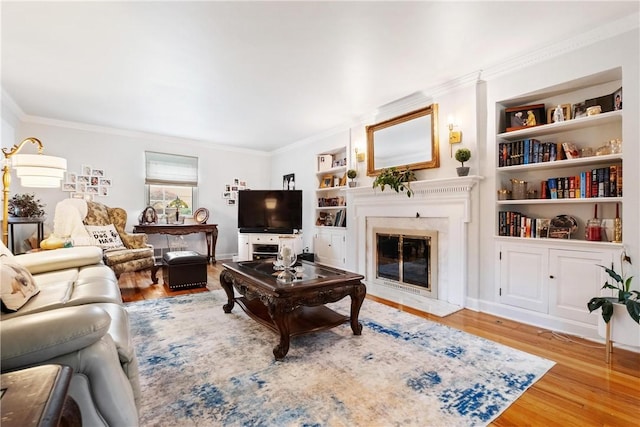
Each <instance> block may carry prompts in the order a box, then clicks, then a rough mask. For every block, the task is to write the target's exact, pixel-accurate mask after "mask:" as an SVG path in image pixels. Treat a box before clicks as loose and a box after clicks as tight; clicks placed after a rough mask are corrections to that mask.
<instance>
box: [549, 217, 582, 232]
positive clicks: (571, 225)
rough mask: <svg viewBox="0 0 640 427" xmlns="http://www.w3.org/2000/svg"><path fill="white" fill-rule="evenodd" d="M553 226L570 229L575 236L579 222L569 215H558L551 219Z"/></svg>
mask: <svg viewBox="0 0 640 427" xmlns="http://www.w3.org/2000/svg"><path fill="white" fill-rule="evenodd" d="M551 226H552V227H562V228H568V229H570V230H571V234H573V233H575V232H576V231H577V230H578V221H576V219H575V218H574V217H572V216H569V215H558V216H556V217H554V218H552V219H551Z"/></svg>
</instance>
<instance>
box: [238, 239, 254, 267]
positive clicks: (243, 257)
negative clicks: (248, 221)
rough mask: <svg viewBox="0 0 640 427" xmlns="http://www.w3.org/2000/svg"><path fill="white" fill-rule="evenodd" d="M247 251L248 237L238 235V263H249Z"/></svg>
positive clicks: (248, 251) (249, 257) (249, 255)
mask: <svg viewBox="0 0 640 427" xmlns="http://www.w3.org/2000/svg"><path fill="white" fill-rule="evenodd" d="M250 252H251V251H250V250H249V235H247V234H238V261H249V260H250V259H251V254H250Z"/></svg>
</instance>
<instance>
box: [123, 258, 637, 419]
mask: <svg viewBox="0 0 640 427" xmlns="http://www.w3.org/2000/svg"><path fill="white" fill-rule="evenodd" d="M222 262H223V261H219V262H218V263H217V264H215V265H209V266H208V271H207V274H208V281H209V287H210V288H212V289H215V288H220V284H219V281H218V277H219V275H220V272H221V270H222ZM120 287H121V290H122V297H123V299H124V300H125V302H128V301H138V300H143V299H154V298H166V297H171V296H174V295H181V294H185V293H197V292H207V290H206V289H193V290H181V291H170V290H169V288H168V287H167V286H165V285H164V284H163V282H162V278H160V281H159V284H158V285H153V284H151V280H150V278H149V273H148V272H137V273H126V274H123V275H122V276H121V277H120ZM367 298H369V299H372V300H376V301H380V302H383V303H386V304H388V305H391V306H394V307H397V308H399V309H402V310H405V311H407V312H410V313H412V314H415V315H417V316H421V317H424V318H426V319H429V320H432V321H434V322H439V323H442V324H445V325H449V326H451V327H454V328H457V329H460V330H463V331H466V332H469V333H471V334H474V335H477V336H480V337H484V338H487V339H489V340H492V341H495V342H499V343H502V344H504V345H508V346H510V347H513V348H517V349H520V350H522V351H526V352H527V353H531V354H535V355H538V356H540V357H544V358H547V359H550V360H553V361H554V362H556V365H555V366H554V367H553V368H551V370H550V371H549V372H547V374H546V375H545V376H544V377H542V378H541V379H540V380H539V381H538V382H536V383H535V384H534V385H533V386H532V387H531V388H530V389H529V390H527V392H526V393H524V395H523V396H522V397H520V399H518V400H517V401H516V402H515V403H514V404H513V405H511V406H510V407H509V408H508V409H507V410H506V411H505V412H504V413H503V414H502V415H501V416H500V417H499V418H498V419H497V420H496V421H494V422H493V423H492V425H494V426H637V425H640V421H639V417H638V409H639V408H640V354H639V353H634V352H630V351H625V350H622V349H618V348H615V349H614V351H613V354H612V357H611V363H610V364H609V365H607V364H606V363H605V361H604V355H605V354H604V345H602V344H599V343H594V342H591V341H586V340H583V339H580V338H576V337H571V336H567V335H564V334H557V333H554V332H552V331H550V330H546V329H542V328H538V327H535V326H530V325H526V324H522V323H518V322H514V321H511V320H508V319H504V318H500V317H496V316H492V315H489V314H484V313H477V312H475V311H471V310H466V309H465V310H461V311H459V312H457V313H454V314H452V315H450V316H447V317H444V318H441V317H436V316H433V315H429V314H426V313H422V312H419V311H417V310H413V309H411V308H406V307H398V306H397V305H396V304H392V303H389V302H388V301H383V300H380V299H378V298H375V297H367ZM365 304H366V302H365Z"/></svg>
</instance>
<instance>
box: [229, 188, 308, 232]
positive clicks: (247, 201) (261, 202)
mask: <svg viewBox="0 0 640 427" xmlns="http://www.w3.org/2000/svg"><path fill="white" fill-rule="evenodd" d="M238 228H239V229H240V232H241V233H282V234H291V233H293V230H301V229H302V190H240V191H238Z"/></svg>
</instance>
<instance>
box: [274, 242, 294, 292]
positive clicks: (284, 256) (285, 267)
mask: <svg viewBox="0 0 640 427" xmlns="http://www.w3.org/2000/svg"><path fill="white" fill-rule="evenodd" d="M297 260H298V257H297V255H296V250H295V237H294V236H280V243H279V245H278V255H277V257H276V263H277V266H278V267H279V269H281V270H282V271H281V272H280V274H278V280H280V281H284V282H291V281H292V280H293V279H295V277H296V274H295V269H294V267H295V264H296V261H297Z"/></svg>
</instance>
